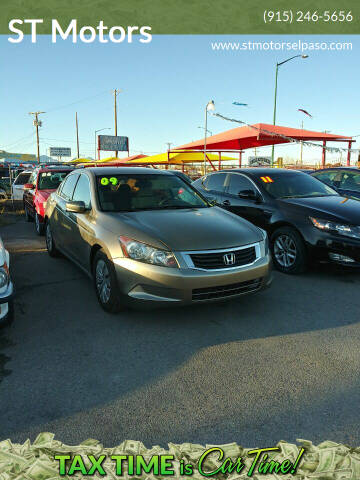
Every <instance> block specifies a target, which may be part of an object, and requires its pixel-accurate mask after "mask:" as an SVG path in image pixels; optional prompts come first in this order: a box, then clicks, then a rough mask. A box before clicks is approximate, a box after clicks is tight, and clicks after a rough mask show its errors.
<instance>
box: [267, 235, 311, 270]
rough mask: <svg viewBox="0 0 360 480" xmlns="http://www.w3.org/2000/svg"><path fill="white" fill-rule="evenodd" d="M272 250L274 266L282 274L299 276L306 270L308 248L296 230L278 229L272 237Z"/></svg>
mask: <svg viewBox="0 0 360 480" xmlns="http://www.w3.org/2000/svg"><path fill="white" fill-rule="evenodd" d="M271 250H272V256H273V261H274V265H275V267H276V268H277V270H280V272H284V273H290V274H297V273H302V272H304V271H305V270H306V268H307V252H306V247H305V244H304V241H303V239H302V238H301V236H300V234H299V233H298V232H297V231H296V230H295V229H294V228H291V227H281V228H278V229H277V230H276V231H275V232H274V233H273V234H272V236H271Z"/></svg>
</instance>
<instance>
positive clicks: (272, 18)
mask: <svg viewBox="0 0 360 480" xmlns="http://www.w3.org/2000/svg"><path fill="white" fill-rule="evenodd" d="M353 20H354V17H353V15H352V13H351V11H345V10H335V11H330V10H325V11H324V12H319V11H318V10H315V11H313V12H311V11H309V10H308V11H307V12H303V11H302V10H297V11H294V10H265V11H264V22H265V23H274V22H283V23H293V22H300V23H301V22H305V23H306V22H307V23H317V22H325V23H336V22H340V23H341V22H347V23H350V22H352V21H353Z"/></svg>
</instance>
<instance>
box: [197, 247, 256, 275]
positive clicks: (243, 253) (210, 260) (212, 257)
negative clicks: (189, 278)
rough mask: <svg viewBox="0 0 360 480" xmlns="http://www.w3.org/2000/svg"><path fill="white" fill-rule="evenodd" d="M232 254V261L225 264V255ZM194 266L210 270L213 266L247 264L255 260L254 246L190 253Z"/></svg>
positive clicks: (223, 266) (228, 266)
mask: <svg viewBox="0 0 360 480" xmlns="http://www.w3.org/2000/svg"><path fill="white" fill-rule="evenodd" d="M228 254H234V255H235V257H234V260H235V261H234V263H230V264H226V263H225V260H224V259H225V256H226V255H228ZM190 257H191V260H192V262H193V264H194V266H195V267H197V268H203V269H205V270H212V269H215V268H233V267H239V266H241V265H248V264H249V263H252V262H254V261H255V260H256V250H255V247H248V248H241V249H239V250H231V251H229V252H226V251H223V252H214V253H193V254H191V255H190Z"/></svg>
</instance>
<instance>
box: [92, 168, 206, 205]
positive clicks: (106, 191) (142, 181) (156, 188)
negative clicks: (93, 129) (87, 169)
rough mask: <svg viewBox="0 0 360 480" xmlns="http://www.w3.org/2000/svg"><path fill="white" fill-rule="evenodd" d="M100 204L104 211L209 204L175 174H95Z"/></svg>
mask: <svg viewBox="0 0 360 480" xmlns="http://www.w3.org/2000/svg"><path fill="white" fill-rule="evenodd" d="M96 183H97V191H98V198H99V203H100V207H101V209H102V210H103V211H105V212H129V211H130V212H134V211H138V210H165V209H177V208H179V209H180V208H203V207H209V206H210V205H209V204H208V203H207V202H206V201H205V200H203V198H202V197H201V196H200V195H199V194H198V193H197V192H196V191H195V190H193V188H192V187H191V186H189V185H188V184H187V183H185V182H184V181H183V180H181V179H180V178H179V177H177V176H176V175H164V174H150V175H146V174H121V175H119V174H115V175H114V174H111V175H97V178H96Z"/></svg>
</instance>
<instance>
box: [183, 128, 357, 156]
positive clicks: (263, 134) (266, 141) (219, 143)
mask: <svg viewBox="0 0 360 480" xmlns="http://www.w3.org/2000/svg"><path fill="white" fill-rule="evenodd" d="M252 127H253V128H252ZM272 134H275V135H272ZM276 135H285V136H286V137H291V138H294V139H296V140H304V141H328V142H351V141H353V140H352V137H345V136H344V135H333V134H330V133H323V132H312V131H311V130H302V129H298V128H290V127H281V126H279V125H269V124H267V123H256V124H255V125H252V126H244V127H238V128H233V129H231V130H227V131H226V132H223V133H218V134H216V135H212V136H211V137H207V139H206V148H207V150H217V151H225V150H245V149H246V148H254V147H262V146H265V145H276V144H279V143H289V142H290V140H287V139H285V138H283V137H280V136H276ZM190 149H191V150H203V149H204V139H202V140H197V141H196V142H191V143H187V144H185V145H181V146H180V147H176V149H174V150H190Z"/></svg>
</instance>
